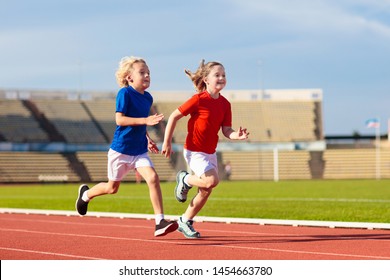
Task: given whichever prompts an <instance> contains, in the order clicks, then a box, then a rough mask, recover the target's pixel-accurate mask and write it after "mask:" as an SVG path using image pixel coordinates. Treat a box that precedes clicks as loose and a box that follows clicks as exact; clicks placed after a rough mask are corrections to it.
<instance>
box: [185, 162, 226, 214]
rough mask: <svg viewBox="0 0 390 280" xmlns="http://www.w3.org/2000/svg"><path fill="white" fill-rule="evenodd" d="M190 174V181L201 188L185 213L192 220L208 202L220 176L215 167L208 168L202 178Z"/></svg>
mask: <svg viewBox="0 0 390 280" xmlns="http://www.w3.org/2000/svg"><path fill="white" fill-rule="evenodd" d="M188 176H189V178H188V183H189V184H190V185H193V186H198V188H199V189H198V193H197V194H196V195H195V197H194V198H193V199H192V200H191V202H190V204H189V205H188V207H187V210H186V212H185V213H184V216H185V217H186V218H187V219H189V220H192V219H193V218H194V217H195V216H196V215H197V214H198V213H199V211H200V210H202V208H203V206H204V205H205V204H206V202H207V200H208V198H209V196H210V194H211V192H212V189H213V188H214V187H216V186H217V185H218V183H219V178H218V173H217V171H216V170H214V169H211V170H208V171H207V172H206V173H205V174H203V175H202V176H201V177H200V178H199V177H197V176H195V175H188Z"/></svg>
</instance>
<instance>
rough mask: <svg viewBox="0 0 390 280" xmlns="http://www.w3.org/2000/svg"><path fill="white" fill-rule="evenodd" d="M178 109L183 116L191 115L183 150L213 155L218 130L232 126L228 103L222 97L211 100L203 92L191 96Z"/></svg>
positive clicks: (205, 92)
mask: <svg viewBox="0 0 390 280" xmlns="http://www.w3.org/2000/svg"><path fill="white" fill-rule="evenodd" d="M178 109H179V111H180V112H181V113H182V114H183V115H184V116H187V115H188V114H190V115H191V117H190V119H189V121H188V124H187V130H188V134H187V138H186V142H185V144H184V148H186V149H187V150H190V151H193V152H204V153H207V154H213V153H214V152H215V149H216V148H217V144H218V131H219V129H220V128H221V127H222V126H230V127H231V126H232V110H231V105H230V102H229V101H228V100H227V99H226V98H225V97H223V96H222V95H219V97H218V98H217V99H213V98H212V97H211V96H210V94H209V93H208V92H207V91H204V92H201V93H197V94H195V95H193V96H192V97H191V98H190V99H188V100H187V101H186V102H185V103H184V104H182V105H181V106H180V107H179V108H178Z"/></svg>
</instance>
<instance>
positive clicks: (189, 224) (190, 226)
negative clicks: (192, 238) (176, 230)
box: [186, 221, 195, 232]
mask: <svg viewBox="0 0 390 280" xmlns="http://www.w3.org/2000/svg"><path fill="white" fill-rule="evenodd" d="M186 224H187V226H188V228H189V229H190V230H191V231H192V232H195V229H194V228H193V226H192V222H191V221H188V222H187V223H186Z"/></svg>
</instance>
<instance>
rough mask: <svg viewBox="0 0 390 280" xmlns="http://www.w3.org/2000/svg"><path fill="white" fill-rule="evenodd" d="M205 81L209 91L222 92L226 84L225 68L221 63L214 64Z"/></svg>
mask: <svg viewBox="0 0 390 280" xmlns="http://www.w3.org/2000/svg"><path fill="white" fill-rule="evenodd" d="M204 81H205V83H206V87H207V91H208V92H209V93H218V92H220V91H221V90H222V89H223V88H224V87H225V86H226V74H225V68H224V67H223V66H221V65H216V66H213V67H212V68H211V70H210V73H209V74H208V75H207V77H206V78H205V80H204Z"/></svg>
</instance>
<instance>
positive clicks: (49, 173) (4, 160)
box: [0, 152, 80, 183]
mask: <svg viewBox="0 0 390 280" xmlns="http://www.w3.org/2000/svg"><path fill="white" fill-rule="evenodd" d="M0 170H1V172H0V182H2V183H20V182H79V181H80V177H79V176H78V175H77V174H76V173H75V171H74V170H72V169H71V168H70V166H69V162H68V160H67V159H66V158H65V157H64V156H63V155H62V154H59V153H42V152H0Z"/></svg>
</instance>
